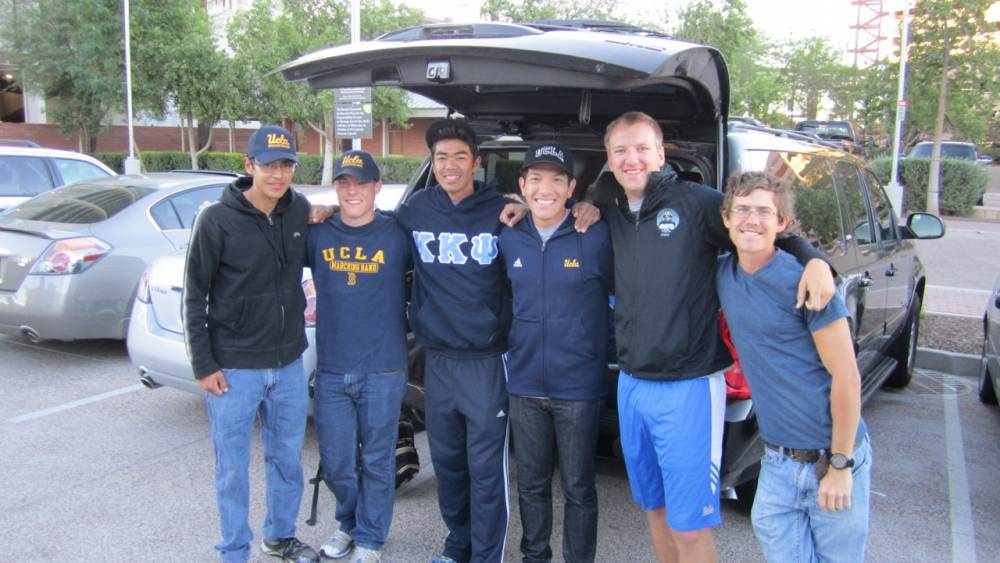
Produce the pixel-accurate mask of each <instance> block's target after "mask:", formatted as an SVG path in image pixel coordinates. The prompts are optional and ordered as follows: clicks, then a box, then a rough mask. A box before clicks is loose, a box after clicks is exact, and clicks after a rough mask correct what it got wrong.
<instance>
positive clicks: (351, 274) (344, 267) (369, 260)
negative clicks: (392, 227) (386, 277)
mask: <svg viewBox="0 0 1000 563" xmlns="http://www.w3.org/2000/svg"><path fill="white" fill-rule="evenodd" d="M323 260H324V261H325V262H326V263H327V264H329V265H330V269H331V270H333V271H335V272H346V273H347V285H357V283H358V274H377V273H379V268H380V267H381V266H384V265H385V252H384V251H382V250H376V251H375V252H374V253H372V254H369V252H368V251H366V250H365V249H364V247H362V246H334V247H331V248H324V249H323Z"/></svg>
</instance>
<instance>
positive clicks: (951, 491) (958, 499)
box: [941, 393, 976, 563]
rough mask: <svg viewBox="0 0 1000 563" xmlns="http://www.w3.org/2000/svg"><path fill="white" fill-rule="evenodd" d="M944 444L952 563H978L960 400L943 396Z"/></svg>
mask: <svg viewBox="0 0 1000 563" xmlns="http://www.w3.org/2000/svg"><path fill="white" fill-rule="evenodd" d="M941 396H942V397H943V399H944V429H945V430H944V431H945V444H946V447H947V449H948V499H949V501H950V504H951V560H952V561H961V562H963V563H976V530H975V525H974V524H973V521H972V505H971V504H970V503H969V479H968V476H967V475H966V473H965V447H964V446H963V445H962V422H961V420H960V419H959V416H958V398H957V395H955V394H954V393H942V394H941Z"/></svg>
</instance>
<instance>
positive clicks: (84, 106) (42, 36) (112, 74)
mask: <svg viewBox="0 0 1000 563" xmlns="http://www.w3.org/2000/svg"><path fill="white" fill-rule="evenodd" d="M4 3H5V4H6V5H5V6H2V7H3V8H4V13H6V14H11V16H12V19H15V20H16V22H15V23H14V25H9V26H3V31H2V32H0V42H2V43H0V45H2V46H3V48H4V50H5V51H7V52H8V53H10V55H11V56H12V58H13V59H14V60H15V62H16V64H17V65H18V67H19V68H20V69H21V73H20V77H21V78H22V79H23V81H24V82H23V84H22V86H23V87H24V88H26V89H28V90H31V91H35V92H39V93H41V94H42V95H43V96H44V97H45V99H46V112H47V114H48V117H49V119H51V120H52V121H54V122H55V123H56V124H57V125H58V126H59V130H60V131H61V132H62V134H63V135H66V137H67V138H71V137H72V136H73V135H76V136H77V138H78V142H79V148H80V150H81V151H85V152H94V149H95V148H96V143H97V135H98V134H99V133H100V132H101V130H102V129H103V127H104V126H105V120H106V119H107V116H108V114H109V113H110V112H111V111H114V110H118V109H120V108H121V106H122V102H123V100H124V79H123V64H122V61H123V52H124V49H123V41H122V33H121V14H120V13H119V4H118V2H115V1H111V0H75V1H73V2H64V1H61V0H37V1H36V2H23V1H22V2H15V1H13V0H7V1H6V2H4Z"/></svg>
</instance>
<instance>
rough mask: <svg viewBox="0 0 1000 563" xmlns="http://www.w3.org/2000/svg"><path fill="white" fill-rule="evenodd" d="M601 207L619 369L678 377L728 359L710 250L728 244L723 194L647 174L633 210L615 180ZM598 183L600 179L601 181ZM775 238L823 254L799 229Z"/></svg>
mask: <svg viewBox="0 0 1000 563" xmlns="http://www.w3.org/2000/svg"><path fill="white" fill-rule="evenodd" d="M614 188H617V190H618V191H619V192H620V195H619V197H618V198H617V204H616V205H613V206H608V207H605V208H604V216H605V218H606V220H607V222H608V226H609V227H610V230H611V240H612V245H613V247H614V261H615V277H614V280H615V295H616V299H615V338H616V342H617V347H618V363H619V365H620V366H621V368H622V370H624V371H625V372H626V373H629V374H631V375H632V376H634V377H638V378H641V379H657V380H681V379H691V378H695V377H701V376H704V375H708V374H710V373H713V372H716V371H719V370H720V369H723V368H725V367H726V366H728V365H729V364H730V363H732V359H731V357H730V355H729V352H728V351H727V350H726V348H725V346H724V345H723V344H722V340H721V338H720V336H719V298H718V296H717V294H716V292H715V270H716V257H717V256H718V255H719V251H720V250H732V249H733V245H732V242H731V241H730V240H729V231H728V230H727V229H726V226H725V224H724V223H723V222H722V215H721V214H720V207H721V205H722V194H721V193H720V192H718V191H716V190H713V189H712V188H709V187H708V186H705V185H702V184H697V183H694V182H683V181H679V180H677V174H676V173H674V172H673V171H672V170H666V171H663V172H658V173H654V174H652V175H650V179H649V184H648V187H647V190H646V195H645V197H644V198H643V201H642V207H641V208H640V209H639V216H638V218H636V215H635V214H634V213H632V211H631V210H630V209H629V206H628V200H627V198H625V196H624V192H622V191H621V187H620V186H618V185H617V183H614ZM602 189H603V187H602ZM778 246H779V247H781V248H782V249H783V250H786V251H788V252H790V253H791V254H793V255H794V256H795V257H796V258H797V259H799V261H800V262H802V263H805V262H808V260H809V259H811V258H821V259H822V258H824V257H823V255H822V254H821V253H820V252H819V251H818V250H816V249H815V248H813V246H812V245H811V244H809V242H808V241H807V240H805V239H803V238H801V237H794V236H791V237H785V238H783V239H780V240H779V242H778Z"/></svg>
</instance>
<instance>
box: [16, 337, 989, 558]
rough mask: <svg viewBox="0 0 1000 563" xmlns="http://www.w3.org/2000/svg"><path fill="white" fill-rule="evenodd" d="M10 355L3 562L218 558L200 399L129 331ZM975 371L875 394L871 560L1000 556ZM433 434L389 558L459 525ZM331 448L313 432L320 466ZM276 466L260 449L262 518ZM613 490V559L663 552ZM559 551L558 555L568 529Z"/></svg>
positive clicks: (730, 551) (609, 477) (620, 479)
mask: <svg viewBox="0 0 1000 563" xmlns="http://www.w3.org/2000/svg"><path fill="white" fill-rule="evenodd" d="M0 357H2V358H3V362H2V367H0V405H2V409H0V412H2V413H3V414H2V416H0V436H2V441H0V482H2V483H3V486H2V487H0V529H2V530H4V542H3V543H4V544H5V545H4V547H3V556H2V559H3V560H7V561H22V562H24V561H213V560H214V553H213V551H212V544H213V543H214V541H215V540H216V534H217V522H216V510H215V499H214V493H213V486H212V477H213V466H214V460H213V455H212V450H211V442H210V439H209V433H208V424H207V420H206V416H205V412H204V407H203V402H202V400H201V399H200V398H199V397H196V396H193V395H189V394H186V393H182V392H180V391H175V390H173V389H157V390H153V391H150V390H148V389H145V388H142V387H141V386H139V385H138V382H137V379H136V374H135V372H134V370H133V368H132V367H131V365H130V364H129V362H128V357H127V354H126V352H125V347H124V344H123V343H121V342H113V341H96V342H77V343H45V344H41V345H35V344H30V343H27V342H25V341H22V340H19V339H13V338H3V337H0ZM975 384H976V382H975V380H974V379H973V378H971V377H959V376H951V375H947V374H941V373H937V372H931V371H925V370H922V371H919V372H918V374H917V375H916V376H915V379H914V382H913V383H912V384H911V386H910V387H909V388H907V389H906V390H904V391H901V392H889V391H881V392H879V393H877V394H876V396H875V397H874V399H873V400H872V401H871V402H870V403H869V404H868V406H867V407H866V409H865V413H864V414H865V417H866V419H867V421H868V425H869V428H870V430H871V435H872V441H873V443H874V446H875V466H874V473H873V485H872V489H873V494H872V508H873V510H872V514H873V516H872V528H871V536H870V539H869V554H870V555H869V560H870V561H901V562H902V561H956V562H958V561H961V562H963V563H965V562H969V561H975V560H976V558H978V560H980V561H995V560H996V554H997V553H1000V537H998V536H997V534H996V533H995V530H996V523H997V521H1000V492H998V489H997V487H996V477H997V475H998V473H997V469H996V468H997V467H998V465H1000V447H998V444H1000V410H998V409H997V408H995V407H986V406H984V405H982V404H980V403H979V401H978V398H977V397H976V395H975ZM418 446H419V448H420V454H421V459H422V461H423V462H424V466H423V469H422V471H421V473H420V475H419V476H418V477H417V478H416V480H415V481H413V482H411V483H409V484H407V485H406V486H405V487H404V488H403V489H401V490H400V491H399V493H398V498H397V504H396V513H395V518H394V521H393V527H392V531H391V534H390V538H389V543H388V544H387V545H386V548H385V551H384V559H385V560H386V561H392V562H411V561H413V562H418V561H428V560H429V559H430V558H431V557H432V556H433V555H435V554H436V553H437V550H438V549H439V548H440V545H441V541H442V538H443V537H444V533H445V532H444V526H443V524H442V523H441V520H440V517H439V516H438V512H437V505H436V493H435V481H434V476H433V471H432V469H431V466H430V463H429V454H428V453H427V448H426V439H425V437H424V436H423V433H421V434H418ZM317 459H318V454H317V450H316V444H315V438H314V436H313V435H312V434H311V431H310V435H309V436H308V438H307V441H306V447H305V451H304V452H303V460H304V465H305V467H306V468H307V472H311V471H314V469H315V467H316V463H317ZM261 464H262V456H261V455H260V452H259V451H257V452H256V455H255V458H254V467H253V468H252V469H251V472H252V475H253V479H252V483H253V492H252V494H253V508H252V511H251V517H252V519H253V522H254V527H255V528H256V529H259V523H260V521H261V520H262V518H263V498H262V480H261V477H262V474H263V472H262V470H261ZM513 487H514V484H513V480H512V491H513ZM598 492H599V496H600V510H601V521H600V532H599V538H598V560H599V561H652V560H653V556H652V552H651V550H650V549H649V547H648V543H647V541H646V532H645V520H644V518H643V515H642V514H641V513H640V512H639V511H638V509H637V508H636V507H635V506H634V504H633V503H632V501H631V499H630V495H629V491H628V482H627V480H626V477H625V474H624V469H623V467H622V466H621V464H620V463H619V462H617V461H614V460H605V461H602V463H601V465H600V476H599V482H598ZM308 502H309V497H308V495H306V496H304V497H303V505H302V512H301V515H300V527H299V536H300V537H301V538H302V539H303V540H305V541H307V542H309V543H311V544H313V545H318V544H319V543H321V542H322V540H323V539H324V538H325V537H326V536H327V534H329V533H330V532H331V531H332V529H333V526H334V521H333V497H332V495H331V494H330V493H329V492H327V491H326V490H323V491H322V493H321V497H320V513H319V524H318V525H317V526H316V527H310V526H307V525H305V524H304V521H305V519H306V518H307V514H308V508H309V506H308ZM511 503H512V518H511V526H510V532H509V534H508V551H507V560H508V561H516V560H517V557H516V555H517V544H518V542H519V540H520V525H519V523H518V520H517V511H516V494H512V495H511ZM556 512H557V514H558V513H559V512H561V510H557V511H556ZM723 512H724V513H723V519H724V524H723V526H722V527H721V528H720V529H719V530H718V531H717V533H716V539H717V542H718V544H719V550H720V553H721V555H722V559H723V560H724V561H738V562H741V561H760V560H761V556H760V551H759V549H758V547H757V545H756V541H755V540H754V538H753V534H752V531H751V529H750V521H749V517H748V515H747V514H746V513H745V512H744V511H742V510H741V509H740V508H739V507H738V506H737V505H736V504H735V503H732V502H725V503H724V509H723ZM556 534H561V522H558V521H557V524H556ZM258 539H259V538H258ZM553 548H554V549H555V550H556V557H557V559H558V558H559V555H560V554H559V542H558V541H556V542H554V543H553ZM259 553H260V552H259V550H257V549H256V548H255V551H254V555H255V557H256V558H261V559H262V560H265V561H267V560H273V559H271V558H269V557H262V556H260V554H259Z"/></svg>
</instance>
